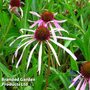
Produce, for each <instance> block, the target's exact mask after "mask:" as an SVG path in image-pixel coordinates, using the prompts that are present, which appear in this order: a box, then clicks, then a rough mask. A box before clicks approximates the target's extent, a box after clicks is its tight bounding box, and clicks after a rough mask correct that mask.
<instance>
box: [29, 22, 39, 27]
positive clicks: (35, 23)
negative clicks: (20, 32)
mask: <svg viewBox="0 0 90 90" xmlns="http://www.w3.org/2000/svg"><path fill="white" fill-rule="evenodd" d="M40 22H41V20H37V21H35V22H34V24H32V25H31V26H30V27H29V28H33V27H34V26H36V25H37V24H39V23H40Z"/></svg>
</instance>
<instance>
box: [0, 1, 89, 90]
mask: <svg viewBox="0 0 90 90" xmlns="http://www.w3.org/2000/svg"><path fill="white" fill-rule="evenodd" d="M22 1H23V2H24V5H23V6H22V9H23V12H24V17H23V18H22V19H20V18H19V17H17V16H16V15H15V14H14V15H13V17H12V13H10V11H9V9H8V7H9V2H10V1H9V0H4V2H3V1H2V0H0V79H2V77H4V78H8V77H9V78H17V77H21V78H22V77H24V78H26V77H31V78H33V77H34V78H35V82H29V85H28V86H25V87H22V86H20V87H17V86H15V87H5V86H0V90H9V89H10V90H44V89H45V90H69V89H68V86H69V85H70V83H71V80H72V78H74V77H75V76H76V75H77V73H76V71H77V70H79V66H80V64H81V63H82V62H84V61H90V2H89V1H88V0H22ZM45 9H47V10H49V11H51V12H54V13H56V12H58V15H57V16H56V17H55V18H56V19H58V20H63V19H66V20H67V22H65V23H63V24H62V27H63V28H65V29H66V30H68V32H69V35H67V34H66V33H63V35H64V36H70V37H74V38H76V40H75V41H73V42H70V41H60V42H61V43H63V44H64V46H66V47H68V48H69V49H70V50H71V51H72V52H73V53H75V55H76V56H77V58H78V60H77V62H75V61H74V60H73V59H72V58H71V57H70V56H69V55H67V54H66V53H65V52H64V51H63V50H61V49H60V48H59V49H58V47H56V46H54V45H53V46H54V48H55V50H56V51H57V53H58V56H59V59H60V63H61V67H58V66H57V64H56V63H55V62H54V61H55V60H54V57H53V56H52V55H51V56H50V57H51V61H53V62H52V63H53V64H51V67H50V74H49V76H48V77H47V68H48V67H47V64H48V54H47V49H46V48H45V47H44V49H45V50H43V52H44V54H43V59H42V60H43V64H42V72H41V74H40V76H39V75H38V74H37V72H36V71H37V54H38V50H36V51H35V54H34V55H33V57H32V65H31V67H30V68H29V70H28V71H26V63H27V62H26V59H27V56H28V52H29V48H32V47H33V46H30V47H29V48H27V50H26V52H25V54H24V56H23V60H22V63H21V65H20V66H19V68H18V69H16V68H15V65H16V63H14V64H12V62H11V58H12V56H13V53H14V51H15V49H16V47H17V45H18V43H15V44H14V46H13V47H9V44H10V42H11V41H13V40H14V39H15V38H16V37H18V36H20V35H21V32H20V31H19V30H20V29H21V28H28V27H29V26H30V25H31V24H32V23H30V22H28V20H29V19H30V20H37V19H38V18H37V17H35V16H32V15H30V14H29V11H36V12H38V13H41V12H43V10H45ZM19 53H20V52H19ZM17 60H18V58H16V59H15V62H17ZM47 79H48V87H47V88H46V80H47ZM0 84H2V80H0ZM70 90H75V88H74V87H72V88H71V89H70Z"/></svg>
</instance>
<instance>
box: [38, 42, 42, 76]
mask: <svg viewBox="0 0 90 90" xmlns="http://www.w3.org/2000/svg"><path fill="white" fill-rule="evenodd" d="M41 58H42V42H41V44H40V48H39V55H38V72H39V75H40V72H41V62H42V60H41Z"/></svg>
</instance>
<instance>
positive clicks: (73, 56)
mask: <svg viewBox="0 0 90 90" xmlns="http://www.w3.org/2000/svg"><path fill="white" fill-rule="evenodd" d="M50 41H51V42H53V43H55V44H56V45H57V46H59V47H60V48H62V49H63V50H65V51H66V52H67V53H68V54H69V55H71V57H72V58H73V59H74V60H77V58H76V56H75V55H74V54H73V53H72V52H71V51H70V50H69V49H68V48H66V47H65V46H63V45H62V44H60V43H58V42H56V41H55V40H52V39H50Z"/></svg>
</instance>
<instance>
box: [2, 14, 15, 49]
mask: <svg viewBox="0 0 90 90" xmlns="http://www.w3.org/2000/svg"><path fill="white" fill-rule="evenodd" d="M12 21H13V14H11V18H10V22H9V25H8V27H7V29H6V33H5V34H4V36H3V38H2V41H1V43H0V48H1V47H2V45H3V43H4V41H5V39H6V36H7V34H8V32H9V30H10V27H11V24H12Z"/></svg>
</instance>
